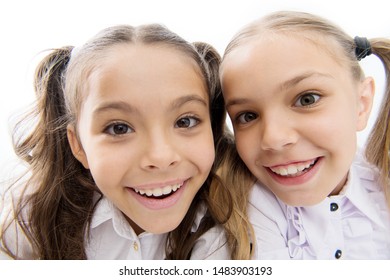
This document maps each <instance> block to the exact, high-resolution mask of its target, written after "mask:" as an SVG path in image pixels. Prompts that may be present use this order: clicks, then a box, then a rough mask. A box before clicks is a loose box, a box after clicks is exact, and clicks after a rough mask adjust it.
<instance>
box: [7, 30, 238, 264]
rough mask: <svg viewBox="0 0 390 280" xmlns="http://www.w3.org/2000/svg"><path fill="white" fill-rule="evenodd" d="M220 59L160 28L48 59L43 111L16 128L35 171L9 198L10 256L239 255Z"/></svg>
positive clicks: (103, 38) (109, 34) (119, 33)
mask: <svg viewBox="0 0 390 280" xmlns="http://www.w3.org/2000/svg"><path fill="white" fill-rule="evenodd" d="M219 61H220V57H219V55H218V53H217V52H216V51H215V50H214V49H213V48H212V47H211V46H209V45H207V44H204V43H195V44H190V43H188V42H186V41H185V40H183V39H182V38H180V37H179V36H177V35H176V34H174V33H173V32H171V31H169V30H168V29H166V28H165V27H163V26H160V25H154V24H152V25H143V26H139V27H132V26H127V25H121V26H114V27H110V28H107V29H105V30H103V31H101V32H100V33H98V34H97V35H96V36H95V37H94V38H92V39H91V40H90V41H88V42H87V43H86V44H84V45H83V46H81V47H78V48H73V47H64V48H61V49H55V50H53V51H52V52H51V53H50V54H49V55H47V56H46V57H45V58H44V59H43V60H42V62H41V63H40V65H39V66H38V67H37V70H36V76H35V90H36V94H37V102H36V106H35V108H34V110H33V111H32V112H31V113H30V114H29V115H28V116H26V117H25V118H24V119H23V120H22V121H21V122H20V123H19V124H18V125H17V127H16V129H15V134H14V137H15V144H14V146H15V151H16V153H17V155H18V156H19V157H20V158H21V159H22V160H24V161H25V162H26V163H27V165H28V168H29V170H28V174H26V176H27V180H26V181H23V180H19V181H18V182H16V183H15V184H13V185H12V186H11V187H10V188H9V189H8V191H7V193H6V195H5V201H4V209H3V210H2V213H1V226H2V227H1V251H2V254H1V256H2V257H3V258H14V259H208V258H217V259H228V258H237V257H238V256H239V251H240V249H239V246H238V245H237V243H238V242H237V239H236V238H235V235H234V233H233V234H230V233H229V232H226V233H225V231H224V230H223V229H222V226H221V224H223V223H225V222H226V221H228V220H229V216H230V213H231V212H232V201H231V196H230V193H229V191H228V189H227V188H225V187H224V186H223V185H222V184H221V183H220V182H219V180H218V177H217V176H216V175H215V170H216V169H217V167H218V166H217V163H218V162H220V160H219V157H220V155H221V151H223V146H224V145H225V144H224V143H225V142H226V141H222V140H223V137H224V131H223V128H224V123H225V113H224V104H223V98H222V96H221V90H220V85H219V81H218V67H219ZM25 129H30V130H27V132H28V133H27V132H26V130H25ZM215 151H216V152H215ZM214 159H216V164H214ZM22 182H23V183H22ZM229 223H230V222H228V223H226V225H229ZM227 228H228V227H227ZM232 228H234V227H232ZM227 240H228V241H227Z"/></svg>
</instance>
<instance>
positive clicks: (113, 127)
mask: <svg viewBox="0 0 390 280" xmlns="http://www.w3.org/2000/svg"><path fill="white" fill-rule="evenodd" d="M115 126H124V127H126V132H125V133H115V132H114V131H111V132H110V130H114V129H115ZM129 130H130V132H134V129H132V128H131V127H130V126H129V125H128V124H126V123H123V122H114V123H111V124H109V125H108V126H107V127H106V128H105V129H104V133H107V134H109V135H112V136H116V137H118V136H122V135H125V134H128V133H130V132H129Z"/></svg>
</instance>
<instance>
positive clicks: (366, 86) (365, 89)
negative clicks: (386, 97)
mask: <svg viewBox="0 0 390 280" xmlns="http://www.w3.org/2000/svg"><path fill="white" fill-rule="evenodd" d="M374 95H375V83H374V79H373V78H371V77H367V78H365V79H364V81H363V82H362V83H361V85H360V86H359V97H358V110H359V111H358V116H357V117H358V119H357V127H356V129H357V131H362V130H363V129H365V128H366V126H367V122H368V119H369V117H370V113H371V108H372V104H373V102H374Z"/></svg>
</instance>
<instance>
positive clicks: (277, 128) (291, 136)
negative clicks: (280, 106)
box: [260, 114, 298, 151]
mask: <svg viewBox="0 0 390 280" xmlns="http://www.w3.org/2000/svg"><path fill="white" fill-rule="evenodd" d="M297 140H298V132H297V130H296V128H295V125H294V121H293V120H292V119H291V118H289V117H287V116H282V115H280V114H275V115H273V116H268V117H264V118H263V121H262V124H261V133H260V145H261V148H262V149H263V150H268V151H271V150H273V151H281V150H283V149H287V148H290V147H292V146H293V145H294V144H295V143H296V142H297Z"/></svg>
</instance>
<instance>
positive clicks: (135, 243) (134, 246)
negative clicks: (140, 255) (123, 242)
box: [133, 241, 138, 252]
mask: <svg viewBox="0 0 390 280" xmlns="http://www.w3.org/2000/svg"><path fill="white" fill-rule="evenodd" d="M133 248H134V251H136V252H138V243H137V242H135V241H134V243H133Z"/></svg>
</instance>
